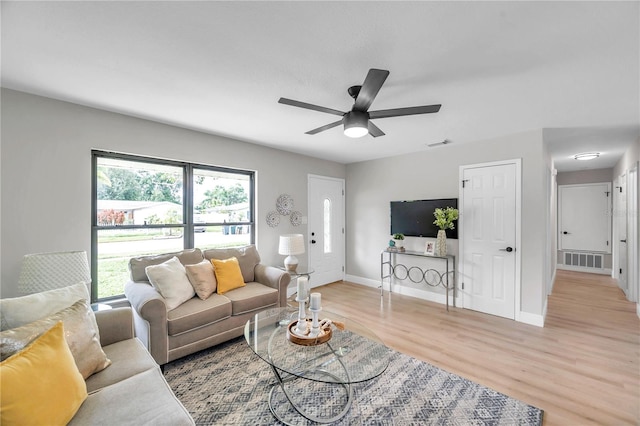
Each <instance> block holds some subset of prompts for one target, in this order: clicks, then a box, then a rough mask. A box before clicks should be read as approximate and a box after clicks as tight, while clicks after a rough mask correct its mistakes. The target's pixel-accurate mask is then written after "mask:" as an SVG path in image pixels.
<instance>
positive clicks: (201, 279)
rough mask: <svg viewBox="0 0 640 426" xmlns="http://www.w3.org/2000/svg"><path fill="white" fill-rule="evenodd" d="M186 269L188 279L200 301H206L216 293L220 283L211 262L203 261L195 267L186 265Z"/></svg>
mask: <svg viewBox="0 0 640 426" xmlns="http://www.w3.org/2000/svg"><path fill="white" fill-rule="evenodd" d="M184 269H186V271H187V277H188V278H189V281H190V282H191V285H192V286H193V289H194V290H195V291H196V294H197V295H198V297H199V298H200V299H202V300H205V299H206V298H207V297H209V296H211V295H212V294H213V293H215V291H216V288H217V286H218V282H217V281H216V274H215V272H213V265H212V264H211V262H210V261H208V260H203V261H202V262H200V263H196V264H195V265H185V267H184Z"/></svg>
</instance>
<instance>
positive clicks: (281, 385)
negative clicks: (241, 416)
mask: <svg viewBox="0 0 640 426" xmlns="http://www.w3.org/2000/svg"><path fill="white" fill-rule="evenodd" d="M328 346H329V348H330V349H331V351H332V352H333V354H334V355H333V356H334V358H332V359H331V360H330V361H327V362H335V361H337V362H339V363H340V365H341V366H342V369H343V370H344V372H345V374H346V377H347V379H348V377H349V372H348V371H347V368H346V366H345V365H344V363H343V362H342V360H341V359H340V357H341V354H340V352H339V351H338V352H336V351H335V350H334V349H333V348H332V347H331V345H330V344H328ZM321 365H322V364H321ZM271 370H272V371H273V374H274V375H275V376H276V379H277V380H278V382H277V383H275V384H274V385H273V387H272V388H271V391H269V410H271V414H273V415H274V417H275V418H277V419H278V420H280V421H281V422H282V423H284V424H286V425H290V424H291V423H288V422H287V421H286V420H285V419H284V418H282V416H280V415H279V414H278V413H277V411H276V409H275V407H274V403H273V398H274V396H275V394H276V391H277V390H278V389H280V390H282V393H283V394H284V395H285V396H286V398H287V401H288V402H289V404H290V405H291V407H292V408H293V409H294V410H295V411H296V412H297V413H298V414H300V415H301V416H303V417H304V418H306V419H307V420H310V421H312V422H315V423H320V424H328V423H334V422H336V421H338V420H340V419H341V418H343V417H344V416H345V415H346V414H347V413H348V412H349V409H351V403H352V402H353V388H352V386H351V383H349V380H346V382H345V381H343V380H342V379H341V378H340V377H338V376H336V375H334V374H332V373H330V372H328V371H326V370H323V369H322V368H312V369H309V370H306V371H303V372H301V373H300V374H298V375H289V376H288V377H285V378H283V375H282V374H281V373H280V371H278V369H277V368H276V367H274V366H273V365H271ZM307 374H310V375H311V374H312V375H315V376H316V377H317V376H318V375H320V376H328V377H331V378H332V379H335V380H336V381H335V382H331V381H327V382H323V383H324V384H325V385H327V386H342V387H343V388H344V390H345V392H346V401H345V402H344V404H343V406H342V407H341V409H340V412H339V413H337V414H335V415H333V416H328V417H319V416H316V415H313V414H311V413H309V412H308V411H307V410H305V409H304V407H301V406H300V405H298V404H297V403H296V402H295V401H294V398H293V395H291V394H290V392H289V391H287V388H286V383H288V382H291V381H294V380H313V379H307V378H305V377H304V376H305V375H307ZM315 381H316V382H317V380H315Z"/></svg>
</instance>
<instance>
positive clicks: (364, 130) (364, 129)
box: [343, 111, 369, 138]
mask: <svg viewBox="0 0 640 426" xmlns="http://www.w3.org/2000/svg"><path fill="white" fill-rule="evenodd" d="M343 121H344V134H345V136H348V137H350V138H361V137H363V136H365V135H366V134H368V133H369V114H367V113H366V112H362V111H349V112H348V113H346V114H345V116H344V120H343Z"/></svg>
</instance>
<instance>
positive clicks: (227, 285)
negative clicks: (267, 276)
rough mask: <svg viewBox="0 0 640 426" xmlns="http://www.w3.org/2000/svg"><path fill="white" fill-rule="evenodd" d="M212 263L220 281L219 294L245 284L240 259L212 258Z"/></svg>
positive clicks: (217, 279)
mask: <svg viewBox="0 0 640 426" xmlns="http://www.w3.org/2000/svg"><path fill="white" fill-rule="evenodd" d="M211 263H212V264H213V270H214V272H215V273H216V281H218V294H224V293H226V292H228V291H230V290H233V289H234V288H240V287H244V286H245V283H244V278H242V271H240V263H238V259H236V258H235V257H231V258H229V259H225V260H218V259H211Z"/></svg>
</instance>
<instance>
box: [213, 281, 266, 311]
mask: <svg viewBox="0 0 640 426" xmlns="http://www.w3.org/2000/svg"><path fill="white" fill-rule="evenodd" d="M225 296H226V297H228V298H229V300H231V306H232V314H233V315H240V314H244V313H246V312H251V311H255V310H257V309H264V308H267V307H269V306H273V305H276V304H277V303H278V290H276V289H274V288H271V287H267V286H266V285H262V284H260V283H256V282H251V283H247V285H246V286H244V287H240V288H237V289H235V290H231V291H229V292H227V293H225Z"/></svg>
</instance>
